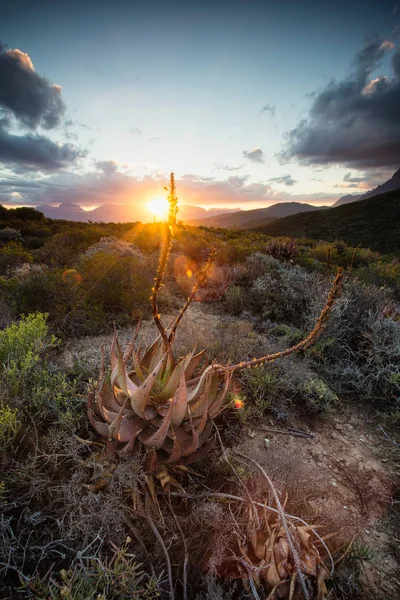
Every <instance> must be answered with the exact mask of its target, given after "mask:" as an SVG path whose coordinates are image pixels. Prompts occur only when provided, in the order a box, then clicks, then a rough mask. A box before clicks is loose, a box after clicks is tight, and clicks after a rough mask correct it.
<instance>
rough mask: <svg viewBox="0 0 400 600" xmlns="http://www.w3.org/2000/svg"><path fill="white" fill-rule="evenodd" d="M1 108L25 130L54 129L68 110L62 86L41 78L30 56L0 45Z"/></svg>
mask: <svg viewBox="0 0 400 600" xmlns="http://www.w3.org/2000/svg"><path fill="white" fill-rule="evenodd" d="M0 106H1V107H3V108H5V109H7V110H10V111H11V112H12V113H13V115H14V116H15V117H16V118H17V119H18V120H19V121H20V122H21V123H22V124H23V125H25V126H26V127H29V128H30V129H35V128H36V127H38V126H39V125H41V126H42V127H44V128H46V129H51V128H53V127H56V126H57V125H59V124H60V120H61V117H62V115H63V114H64V111H65V106H64V103H63V101H62V99H61V87H60V86H59V85H54V84H53V85H52V84H50V83H49V82H48V81H47V79H44V78H43V77H40V75H38V74H37V73H36V72H35V70H34V68H33V64H32V61H31V59H30V58H29V56H28V54H26V53H25V52H21V51H20V50H18V49H15V50H6V47H5V45H4V44H2V43H1V42H0Z"/></svg>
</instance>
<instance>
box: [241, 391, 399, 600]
mask: <svg viewBox="0 0 400 600" xmlns="http://www.w3.org/2000/svg"><path fill="white" fill-rule="evenodd" d="M380 422H381V421H380V419H379V416H378V415H377V414H376V413H374V411H373V410H372V409H368V408H367V407H365V406H362V405H359V404H356V403H350V404H349V403H345V402H342V403H341V404H340V406H339V408H338V409H337V410H335V412H334V414H333V415H332V416H331V417H330V418H329V419H326V420H315V421H314V422H313V423H312V424H311V425H310V422H309V421H307V420H305V419H304V420H303V419H301V418H300V419H299V418H295V419H292V420H291V422H290V423H286V425H290V426H291V427H296V428H299V429H302V430H306V431H309V432H311V433H312V434H313V435H314V437H313V438H312V439H309V438H303V437H294V436H292V435H284V434H280V433H273V432H272V431H271V430H270V431H260V430H258V429H255V428H254V429H251V428H250V429H248V431H247V436H248V440H247V441H246V442H245V443H244V444H243V445H242V446H241V451H242V452H244V453H246V454H247V455H249V456H253V457H254V458H256V459H257V461H258V462H259V463H260V464H261V465H262V466H263V467H264V468H265V470H266V471H267V472H268V474H269V475H270V476H271V477H272V479H273V481H274V482H275V484H276V485H278V486H282V487H285V488H286V489H287V491H288V493H289V495H290V496H291V497H292V498H291V500H292V503H294V507H293V508H294V510H295V511H296V512H295V514H296V515H297V516H301V517H303V518H306V519H309V521H308V522H311V521H313V522H314V521H316V522H317V523H318V526H319V531H320V534H322V535H324V536H326V535H327V534H328V538H327V542H328V545H329V546H330V547H331V548H333V549H336V548H337V547H340V546H341V545H342V544H343V543H345V542H347V543H348V541H349V540H351V539H352V537H353V536H355V537H356V538H357V540H362V542H363V543H364V544H365V545H366V546H367V547H368V549H369V551H370V553H371V555H372V558H371V559H370V560H367V561H363V563H362V574H361V582H362V586H363V594H364V595H363V596H362V597H363V598H365V600H372V599H376V598H384V599H385V600H396V599H399V598H400V563H399V559H400V552H399V547H400V546H399V543H400V522H399V507H398V504H399V496H398V489H399V487H398V484H399V475H400V448H399V447H398V446H397V447H396V445H395V444H394V443H393V441H391V440H389V439H388V438H386V437H385V434H384V432H383V431H382V430H381V429H380V428H379V424H380ZM261 427H263V428H267V429H274V428H276V427H279V425H277V424H276V423H274V422H273V421H272V420H269V421H268V420H267V421H266V422H265V423H263V424H260V428H261ZM385 432H386V433H387V431H386V429H385ZM294 457H295V459H294ZM296 496H297V497H296ZM396 498H397V500H396ZM287 508H288V510H289V512H292V513H293V510H291V508H292V507H291V506H290V500H289V502H288V507H287ZM396 513H397V514H396Z"/></svg>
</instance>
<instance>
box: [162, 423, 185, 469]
mask: <svg viewBox="0 0 400 600" xmlns="http://www.w3.org/2000/svg"><path fill="white" fill-rule="evenodd" d="M171 430H172V433H173V435H174V445H173V448H172V452H171V454H170V456H169V458H168V459H167V460H166V462H167V463H168V464H170V465H173V464H174V463H176V462H178V460H179V459H180V457H181V456H182V449H181V446H180V444H179V440H178V438H177V436H176V435H175V432H174V430H173V429H172V427H171ZM163 448H164V446H163Z"/></svg>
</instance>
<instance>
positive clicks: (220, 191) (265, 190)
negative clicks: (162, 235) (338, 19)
mask: <svg viewBox="0 0 400 600" xmlns="http://www.w3.org/2000/svg"><path fill="white" fill-rule="evenodd" d="M100 162H101V163H102V164H103V165H104V166H105V165H106V164H107V163H110V164H111V165H112V164H115V163H113V161H100ZM96 166H97V170H94V171H92V172H89V173H85V174H79V173H72V172H66V171H64V172H60V173H54V174H51V175H50V176H46V177H44V176H41V177H36V178H35V179H34V178H33V174H32V175H29V174H25V175H24V176H23V177H15V176H14V177H4V179H3V180H1V179H0V194H4V195H9V194H12V193H13V192H18V193H19V194H20V195H21V199H20V200H19V204H26V205H31V206H32V205H34V206H39V205H44V204H47V205H58V204H61V203H77V204H79V205H80V206H82V207H89V206H99V205H102V204H108V203H114V204H123V205H124V206H125V207H126V210H127V212H128V214H129V215H130V217H129V218H130V220H133V221H135V220H141V219H143V218H146V217H145V206H146V204H147V203H148V201H149V200H150V199H151V198H152V197H154V196H160V195H162V194H164V191H163V186H164V185H165V184H167V183H168V176H167V175H157V174H155V175H149V176H146V177H144V178H138V177H136V176H135V175H132V174H130V173H129V172H122V171H120V170H119V169H117V170H115V171H113V173H112V175H109V174H106V172H105V171H104V168H102V169H100V168H99V164H97V165H96ZM119 168H121V167H119ZM106 171H107V167H106ZM177 189H178V197H179V202H180V204H181V205H184V204H189V205H191V206H226V207H238V206H242V207H243V208H244V207H246V205H247V206H249V207H251V208H253V207H254V206H268V205H269V204H275V203H277V202H311V203H313V204H326V203H328V204H329V203H330V202H333V201H335V200H337V198H339V194H324V193H322V194H297V195H295V194H290V193H288V192H283V191H277V190H275V189H274V188H273V187H272V186H271V185H270V184H269V183H268V182H255V183H254V182H251V181H250V180H249V177H248V176H246V175H242V176H239V175H231V176H230V177H228V178H227V179H224V180H219V179H216V178H214V177H201V176H198V175H195V174H187V175H183V176H182V177H180V178H177Z"/></svg>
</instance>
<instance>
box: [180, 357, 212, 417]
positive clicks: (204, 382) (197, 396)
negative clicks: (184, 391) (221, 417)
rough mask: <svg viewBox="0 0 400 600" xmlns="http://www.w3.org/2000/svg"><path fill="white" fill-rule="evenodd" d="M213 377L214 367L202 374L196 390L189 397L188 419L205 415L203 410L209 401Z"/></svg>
mask: <svg viewBox="0 0 400 600" xmlns="http://www.w3.org/2000/svg"><path fill="white" fill-rule="evenodd" d="M212 375H213V366H212V365H210V367H208V368H207V369H206V370H205V371H204V372H203V374H202V376H201V379H200V381H199V383H198V384H197V386H196V388H195V389H194V390H193V391H192V392H189V395H188V402H189V404H188V409H187V411H186V415H185V416H187V417H188V418H189V417H190V416H192V417H197V416H198V415H202V414H203V410H204V407H205V404H206V402H207V401H208V395H209V392H210V388H211V382H212Z"/></svg>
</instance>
